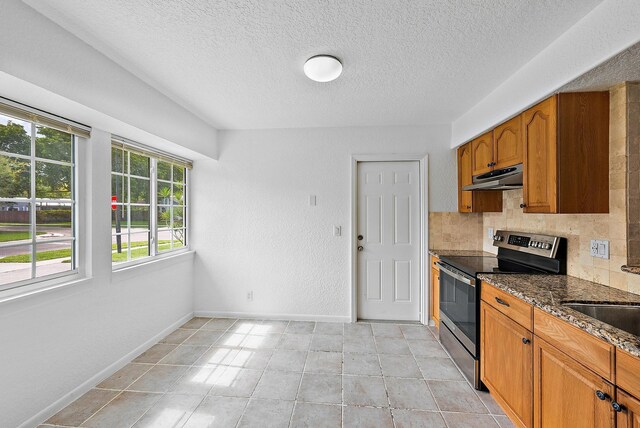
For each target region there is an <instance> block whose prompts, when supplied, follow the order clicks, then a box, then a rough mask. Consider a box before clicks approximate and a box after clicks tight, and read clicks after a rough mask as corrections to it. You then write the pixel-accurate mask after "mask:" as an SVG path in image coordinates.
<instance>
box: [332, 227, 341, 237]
mask: <svg viewBox="0 0 640 428" xmlns="http://www.w3.org/2000/svg"><path fill="white" fill-rule="evenodd" d="M333 236H342V226H333Z"/></svg>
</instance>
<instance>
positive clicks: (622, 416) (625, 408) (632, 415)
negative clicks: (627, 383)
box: [616, 388, 640, 428]
mask: <svg viewBox="0 0 640 428" xmlns="http://www.w3.org/2000/svg"><path fill="white" fill-rule="evenodd" d="M616 403H617V404H618V406H619V407H616V408H617V409H619V411H617V412H616V423H617V427H618V428H640V400H639V399H637V398H635V397H633V396H631V395H630V394H628V393H626V392H625V391H623V390H621V389H619V388H618V390H617V391H616Z"/></svg>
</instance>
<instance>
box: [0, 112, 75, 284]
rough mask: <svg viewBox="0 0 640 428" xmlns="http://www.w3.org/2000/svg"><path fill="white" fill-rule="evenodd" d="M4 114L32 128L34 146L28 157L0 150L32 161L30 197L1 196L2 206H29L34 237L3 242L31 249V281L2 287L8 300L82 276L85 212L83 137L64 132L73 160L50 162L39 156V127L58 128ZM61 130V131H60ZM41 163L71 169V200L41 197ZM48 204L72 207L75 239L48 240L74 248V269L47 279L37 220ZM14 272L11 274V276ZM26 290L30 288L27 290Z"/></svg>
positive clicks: (72, 256) (9, 155)
mask: <svg viewBox="0 0 640 428" xmlns="http://www.w3.org/2000/svg"><path fill="white" fill-rule="evenodd" d="M0 115H2V116H4V117H6V118H9V119H16V120H19V121H21V122H26V123H28V124H29V125H30V127H31V130H30V133H29V137H30V145H29V154H28V155H24V154H20V153H12V152H5V151H0V156H5V157H9V158H15V159H22V160H27V161H29V197H26V198H25V197H0V203H2V202H10V203H11V202H18V203H27V204H28V206H29V233H30V234H31V237H30V238H29V243H24V242H23V243H20V244H17V243H11V241H8V242H2V243H0V248H11V247H19V246H28V247H30V250H31V253H30V254H31V257H32V260H31V268H30V269H31V278H28V279H23V280H19V281H13V282H8V283H6V284H0V297H4V296H6V295H13V294H18V293H22V290H18V289H23V290H25V291H24V292H25V293H28V292H30V291H31V289H33V288H40V286H42V287H46V286H47V285H48V284H50V283H56V282H57V280H61V279H62V280H63V281H65V282H66V281H72V280H75V279H77V278H79V277H80V274H81V263H80V262H81V261H82V257H81V256H80V244H79V242H80V236H79V235H80V233H79V232H80V223H81V221H82V220H81V219H80V217H81V213H80V209H79V207H78V198H79V180H78V169H79V168H78V158H79V153H78V150H79V149H78V147H79V145H80V144H79V140H80V139H81V138H82V137H79V136H78V135H76V134H75V133H73V132H68V131H62V132H65V133H66V134H69V136H70V137H71V151H70V154H71V159H70V161H60V160H56V159H47V158H43V157H39V156H36V142H37V139H38V127H44V128H49V129H56V128H53V127H51V126H47V125H46V124H40V123H39V122H38V121H37V120H25V119H22V118H20V117H16V116H14V115H11V114H6V113H3V112H0ZM57 130H59V131H60V129H59V128H57ZM38 162H40V163H45V164H48V165H60V166H65V167H70V168H71V174H70V186H69V187H70V193H71V195H70V198H69V199H65V198H41V197H38V196H37V179H36V177H37V172H36V170H37V168H36V165H37V164H38ZM47 202H54V203H65V204H69V206H70V208H71V228H70V230H71V237H70V238H53V239H51V240H47V241H46V242H52V243H53V242H65V243H70V246H69V248H70V249H71V256H70V267H71V269H69V270H66V271H64V272H57V273H52V274H48V275H43V276H36V274H37V268H38V260H37V254H38V250H37V249H38V245H42V244H43V243H44V242H42V241H39V240H38V239H37V238H38V235H37V230H38V221H37V213H38V209H37V207H38V205H39V204H42V203H47ZM9 272H11V271H8V272H7V273H9ZM25 287H26V288H25Z"/></svg>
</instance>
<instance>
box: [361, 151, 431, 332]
mask: <svg viewBox="0 0 640 428" xmlns="http://www.w3.org/2000/svg"><path fill="white" fill-rule="evenodd" d="M403 161H404V162H407V161H418V168H419V175H420V183H419V189H418V192H419V195H420V232H419V233H420V297H419V298H420V302H419V306H418V307H419V311H420V322H421V323H422V324H425V325H426V324H428V321H429V316H430V314H428V313H427V310H428V304H427V302H428V300H429V297H430V296H429V295H428V290H429V287H428V286H427V285H428V274H427V273H428V272H427V266H429V263H428V260H427V259H428V257H429V254H427V249H428V248H429V233H428V231H429V216H428V213H429V181H428V180H429V174H428V170H427V168H428V165H429V162H428V161H429V155H428V154H426V153H425V154H397V153H393V154H354V155H351V228H350V231H351V236H350V237H349V242H350V245H351V322H356V321H358V250H357V247H358V240H357V239H356V233H357V230H358V162H403Z"/></svg>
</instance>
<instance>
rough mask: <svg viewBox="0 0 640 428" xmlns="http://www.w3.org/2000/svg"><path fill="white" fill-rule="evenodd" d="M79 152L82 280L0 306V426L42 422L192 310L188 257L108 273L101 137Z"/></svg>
mask: <svg viewBox="0 0 640 428" xmlns="http://www.w3.org/2000/svg"><path fill="white" fill-rule="evenodd" d="M82 149H83V150H82V152H83V153H82V154H81V157H80V162H79V168H82V169H84V170H85V171H87V174H88V175H87V177H88V178H87V179H85V180H82V182H81V185H82V186H83V188H84V189H83V192H82V193H83V194H81V195H80V196H79V198H80V199H84V200H85V201H86V204H85V205H84V207H85V208H86V210H85V212H84V213H83V216H84V219H85V222H84V224H83V225H82V226H81V227H82V228H84V229H85V235H84V237H83V238H82V239H83V241H81V242H85V243H86V246H83V249H82V250H81V257H82V255H83V256H84V259H85V260H86V262H85V264H86V266H87V267H88V269H87V270H88V272H87V274H88V275H89V276H90V278H89V279H87V280H83V281H79V282H78V283H76V284H74V285H67V286H65V287H61V288H58V289H54V290H51V291H47V292H43V293H40V294H34V295H31V296H28V297H23V298H20V299H16V300H12V301H5V302H1V303H0V344H1V345H0V426H2V427H14V426H19V425H20V424H23V423H24V424H25V425H24V426H34V425H36V424H37V423H40V422H42V421H43V420H44V419H46V418H47V417H48V416H51V414H53V413H55V411H57V410H59V409H60V408H61V407H63V406H64V404H68V403H69V402H70V401H72V400H73V399H74V398H77V396H78V395H80V394H81V393H83V392H85V390H87V389H88V388H90V387H91V386H94V385H95V384H96V383H98V382H99V381H100V380H101V378H102V377H104V376H106V375H108V374H110V373H111V372H113V371H114V370H115V369H117V368H119V367H120V366H121V365H122V364H124V363H125V362H127V361H128V360H131V359H132V358H133V357H135V354H136V352H137V351H140V352H141V347H144V346H150V345H151V343H150V341H153V343H155V340H154V339H156V338H158V337H159V336H160V335H162V334H163V333H164V332H166V331H167V329H169V328H172V327H173V326H176V324H177V323H179V322H181V321H183V320H186V318H190V317H191V314H192V312H193V288H192V285H193V276H192V272H193V255H192V254H189V255H183V256H179V257H176V258H174V259H171V260H168V261H167V260H165V261H163V262H162V263H153V264H149V265H146V266H141V267H136V268H135V269H131V270H128V271H121V272H117V273H113V274H112V272H111V236H110V233H111V232H110V230H111V228H110V211H109V205H108V201H109V196H110V185H109V183H110V179H109V171H110V166H111V163H110V136H109V134H107V133H105V132H102V131H98V130H94V131H93V136H92V140H91V142H90V143H88V144H84V145H83V147H82ZM81 176H82V175H81ZM105 201H106V202H105ZM87 232H90V235H88V234H87ZM87 237H90V238H91V239H89V240H87V239H86V238H87ZM114 364H115V365H114ZM69 394H72V395H69Z"/></svg>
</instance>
